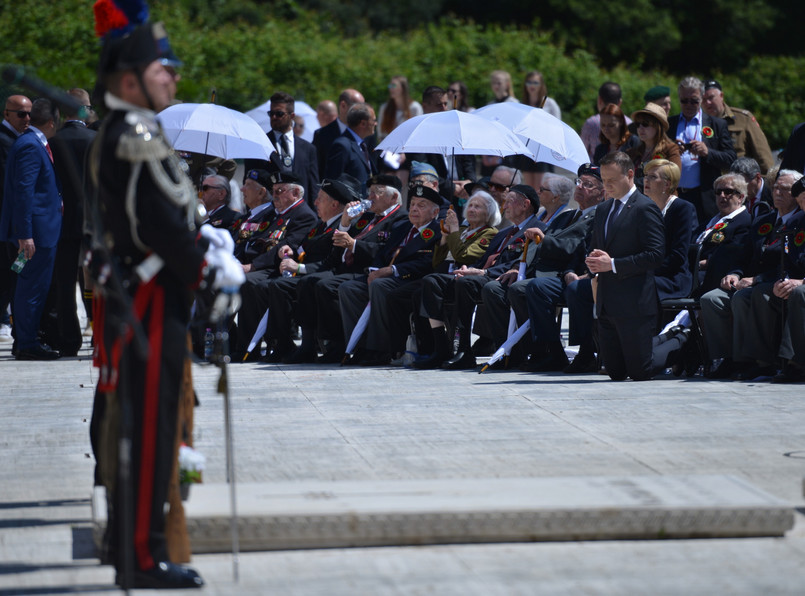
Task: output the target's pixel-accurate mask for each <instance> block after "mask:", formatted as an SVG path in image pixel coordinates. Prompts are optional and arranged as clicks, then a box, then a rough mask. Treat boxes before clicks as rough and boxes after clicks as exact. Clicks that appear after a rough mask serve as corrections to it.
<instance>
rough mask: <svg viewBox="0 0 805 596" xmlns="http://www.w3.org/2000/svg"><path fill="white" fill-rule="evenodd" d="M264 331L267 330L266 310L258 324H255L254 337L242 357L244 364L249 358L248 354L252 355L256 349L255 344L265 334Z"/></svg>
mask: <svg viewBox="0 0 805 596" xmlns="http://www.w3.org/2000/svg"><path fill="white" fill-rule="evenodd" d="M266 329H268V309H266V312H265V313H263V316H262V318H261V319H260V322H259V323H257V329H255V330H254V335H252V339H251V341H250V342H249V347H248V348H246V354H244V356H243V361H244V362H246V358H248V357H249V354H251V353H252V350H254V348H256V347H257V344H258V343H260V340H261V339H262V338H263V336H264V335H265V334H266Z"/></svg>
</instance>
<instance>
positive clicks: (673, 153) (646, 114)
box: [627, 103, 682, 188]
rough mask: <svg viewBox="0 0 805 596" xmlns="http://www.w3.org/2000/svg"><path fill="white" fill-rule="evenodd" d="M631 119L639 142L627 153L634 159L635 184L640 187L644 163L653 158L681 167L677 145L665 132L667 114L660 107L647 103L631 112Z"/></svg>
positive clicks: (666, 128)
mask: <svg viewBox="0 0 805 596" xmlns="http://www.w3.org/2000/svg"><path fill="white" fill-rule="evenodd" d="M632 120H633V121H634V125H635V126H636V127H637V136H638V138H639V139H640V144H639V145H638V146H637V147H634V148H633V149H631V150H629V151H628V152H627V153H628V154H629V157H631V158H632V161H634V165H635V184H636V185H637V187H638V188H642V186H643V182H642V181H643V169H644V167H645V164H647V163H648V162H650V161H652V160H654V159H667V160H668V161H670V162H672V163H674V164H676V166H677V167H678V168H681V167H682V161H681V159H680V156H679V146H678V145H677V144H676V143H674V142H673V141H672V140H671V139H669V138H668V137H667V136H666V134H665V133H667V132H668V116H666V114H665V110H664V109H663V108H662V107H660V106H658V105H657V104H655V103H647V104H646V107H645V108H643V109H642V110H637V111H636V112H635V113H634V114H632Z"/></svg>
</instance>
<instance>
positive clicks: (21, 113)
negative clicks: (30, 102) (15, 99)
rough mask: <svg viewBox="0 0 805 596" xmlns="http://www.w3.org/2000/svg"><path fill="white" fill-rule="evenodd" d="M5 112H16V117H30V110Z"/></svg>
mask: <svg viewBox="0 0 805 596" xmlns="http://www.w3.org/2000/svg"><path fill="white" fill-rule="evenodd" d="M6 112H11V113H12V114H16V115H17V118H20V119H23V118H30V117H31V112H26V111H25V110H6Z"/></svg>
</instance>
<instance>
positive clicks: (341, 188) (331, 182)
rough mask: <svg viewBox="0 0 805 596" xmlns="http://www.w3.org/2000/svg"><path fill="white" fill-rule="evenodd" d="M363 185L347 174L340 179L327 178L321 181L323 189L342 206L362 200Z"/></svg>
mask: <svg viewBox="0 0 805 596" xmlns="http://www.w3.org/2000/svg"><path fill="white" fill-rule="evenodd" d="M360 185H361V183H360V182H358V180H356V179H355V178H354V177H353V176H350V175H349V174H347V173H343V174H341V175H340V176H339V177H338V178H335V179H332V178H325V179H324V180H322V181H321V189H322V190H323V191H324V192H326V193H327V194H328V195H330V196H331V197H333V198H334V199H335V200H336V201H338V202H339V203H341V204H342V205H346V204H347V203H351V202H353V201H360V200H361V192H360Z"/></svg>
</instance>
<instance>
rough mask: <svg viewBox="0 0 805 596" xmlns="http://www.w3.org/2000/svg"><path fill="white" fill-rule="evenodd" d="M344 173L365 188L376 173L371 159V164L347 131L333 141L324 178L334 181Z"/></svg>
mask: <svg viewBox="0 0 805 596" xmlns="http://www.w3.org/2000/svg"><path fill="white" fill-rule="evenodd" d="M343 173H347V174H349V175H350V176H352V177H354V178H356V179H357V180H358V182H360V184H361V187H365V186H366V181H367V180H368V179H369V177H370V176H371V175H372V174H374V173H375V172H374V171H373V167H372V164H371V159H370V160H369V162H367V161H366V159H364V155H363V152H362V151H361V148H360V145H358V143H357V141H356V140H355V137H354V136H353V135H352V133H351V132H350V131H348V130H345V131H344V134H342V135H341V136H340V137H338V138H337V139H336V140H335V141H333V144H332V146H331V147H330V150H329V151H328V153H327V166H326V167H325V169H324V177H325V178H330V179H334V178H338V177H339V176H340V175H341V174H343Z"/></svg>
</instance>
